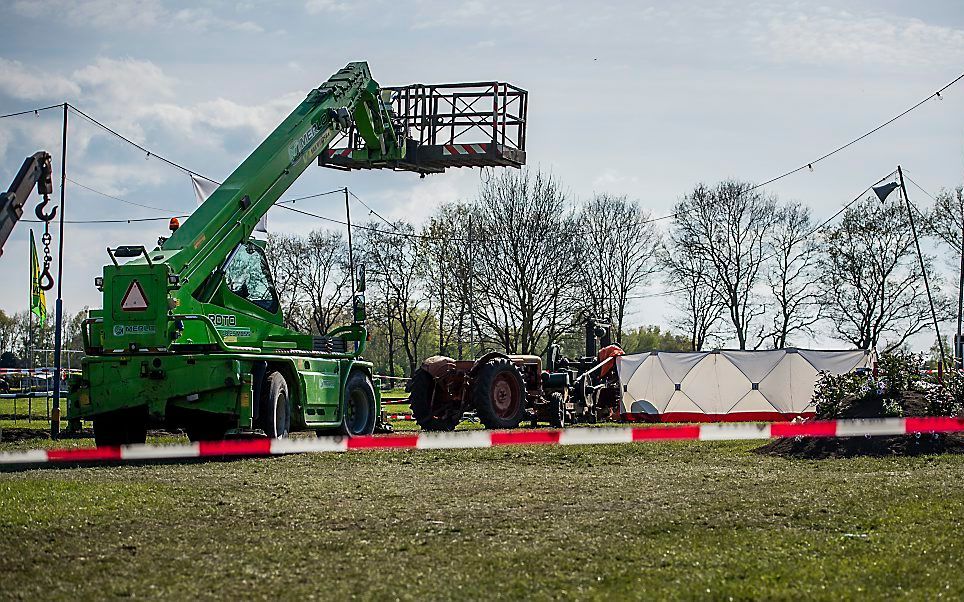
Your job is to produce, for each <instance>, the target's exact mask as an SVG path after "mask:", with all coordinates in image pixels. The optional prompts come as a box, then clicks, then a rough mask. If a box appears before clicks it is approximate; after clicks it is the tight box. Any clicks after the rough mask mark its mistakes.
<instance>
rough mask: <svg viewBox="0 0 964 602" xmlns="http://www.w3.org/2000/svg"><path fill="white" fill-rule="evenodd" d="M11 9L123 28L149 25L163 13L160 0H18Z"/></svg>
mask: <svg viewBox="0 0 964 602" xmlns="http://www.w3.org/2000/svg"><path fill="white" fill-rule="evenodd" d="M13 8H14V10H15V11H16V12H18V13H19V14H21V15H23V16H25V17H31V18H36V19H50V18H52V17H56V18H57V19H58V20H60V21H63V22H66V23H70V24H72V25H74V26H76V27H97V28H113V27H122V28H125V29H133V28H143V27H152V26H154V25H156V24H158V23H162V22H163V21H164V19H163V17H164V15H165V13H166V11H165V9H164V7H163V5H162V4H161V3H160V1H159V0H141V1H139V2H118V1H117V0H19V1H18V2H15V3H14V5H13Z"/></svg>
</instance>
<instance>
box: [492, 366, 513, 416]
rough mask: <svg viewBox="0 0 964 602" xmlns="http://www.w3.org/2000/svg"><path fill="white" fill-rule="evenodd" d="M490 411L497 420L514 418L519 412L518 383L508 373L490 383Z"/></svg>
mask: <svg viewBox="0 0 964 602" xmlns="http://www.w3.org/2000/svg"><path fill="white" fill-rule="evenodd" d="M490 397H491V401H492V409H493V410H495V414H496V416H498V417H499V418H514V417H515V415H516V413H517V412H518V410H519V403H520V399H519V398H520V395H519V383H518V382H516V379H514V378H512V375H511V374H509V373H505V372H504V373H502V374H500V375H498V376H497V377H496V378H495V381H494V382H493V383H492V392H491V394H490Z"/></svg>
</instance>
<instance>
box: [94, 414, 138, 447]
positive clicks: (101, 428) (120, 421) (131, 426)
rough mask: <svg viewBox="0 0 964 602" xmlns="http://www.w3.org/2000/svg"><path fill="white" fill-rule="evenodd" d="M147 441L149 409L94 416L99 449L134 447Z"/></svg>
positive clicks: (96, 442) (95, 435)
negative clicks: (106, 447) (122, 446)
mask: <svg viewBox="0 0 964 602" xmlns="http://www.w3.org/2000/svg"><path fill="white" fill-rule="evenodd" d="M146 441H147V408H146V407H144V408H132V409H127V410H117V411H115V412H107V413H106V414H101V415H100V416H94V443H95V444H96V445H97V447H104V446H112V447H116V446H118V445H132V444H135V443H144V442H146Z"/></svg>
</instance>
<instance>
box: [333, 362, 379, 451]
mask: <svg viewBox="0 0 964 602" xmlns="http://www.w3.org/2000/svg"><path fill="white" fill-rule="evenodd" d="M376 418H377V416H376V415H375V386H374V385H372V381H371V379H370V378H368V375H367V374H365V373H364V372H352V373H351V375H350V376H349V377H348V382H347V383H345V399H344V407H343V409H342V419H341V434H343V435H348V436H349V437H359V436H364V435H371V434H372V433H373V432H375V419H376Z"/></svg>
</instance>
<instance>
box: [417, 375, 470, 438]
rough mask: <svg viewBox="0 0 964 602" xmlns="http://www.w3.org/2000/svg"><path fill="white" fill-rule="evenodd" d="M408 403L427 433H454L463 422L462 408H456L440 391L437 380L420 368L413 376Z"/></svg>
mask: <svg viewBox="0 0 964 602" xmlns="http://www.w3.org/2000/svg"><path fill="white" fill-rule="evenodd" d="M408 402H409V405H411V407H412V417H413V418H415V422H416V423H418V425H419V426H420V427H422V429H423V430H426V431H454V430H455V426H456V425H457V424H458V423H459V422H460V421H461V420H462V408H460V407H456V404H455V403H452V402H451V401H449V400H448V399H447V397H446V396H444V395H442V394H441V393H440V392H439V391H438V387H437V386H436V382H435V378H434V377H433V376H432V375H431V374H429V373H428V371H427V370H423V369H422V368H419V369H418V370H416V371H415V374H414V375H412V384H411V386H410V387H409V394H408Z"/></svg>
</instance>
